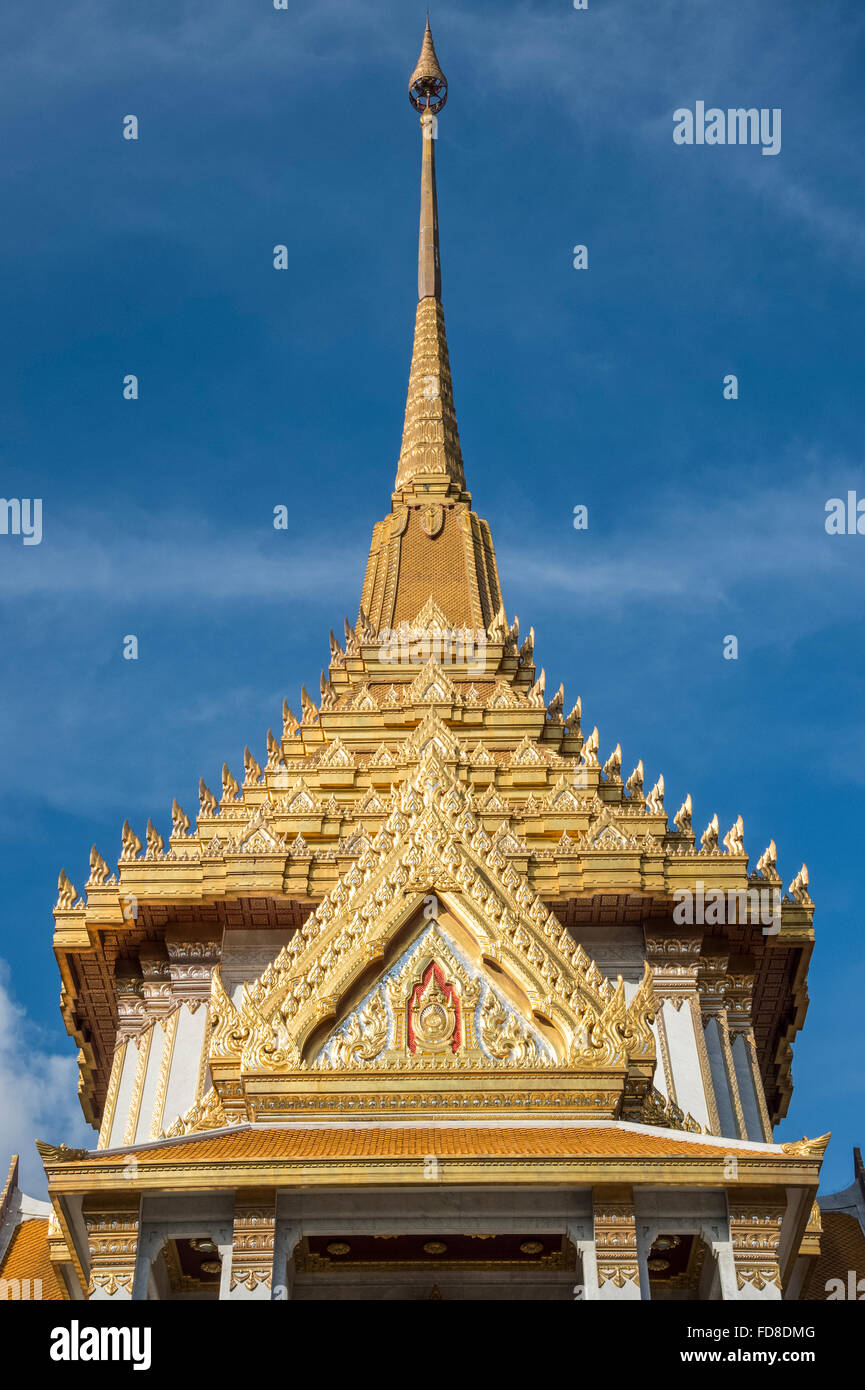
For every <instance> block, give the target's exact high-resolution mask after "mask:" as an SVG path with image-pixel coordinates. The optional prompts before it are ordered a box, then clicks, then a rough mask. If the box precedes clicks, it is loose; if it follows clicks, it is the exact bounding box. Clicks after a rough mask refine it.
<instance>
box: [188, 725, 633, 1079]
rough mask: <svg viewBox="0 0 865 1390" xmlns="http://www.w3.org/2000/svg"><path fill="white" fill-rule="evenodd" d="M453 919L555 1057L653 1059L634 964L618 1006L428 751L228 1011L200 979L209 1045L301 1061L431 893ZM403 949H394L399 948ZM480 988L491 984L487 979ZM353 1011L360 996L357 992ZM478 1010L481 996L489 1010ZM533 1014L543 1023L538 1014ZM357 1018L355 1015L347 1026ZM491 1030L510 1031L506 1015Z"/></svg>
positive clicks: (253, 1062)
mask: <svg viewBox="0 0 865 1390" xmlns="http://www.w3.org/2000/svg"><path fill="white" fill-rule="evenodd" d="M436 900H438V901H440V902H441V904H442V906H443V909H444V910H445V911H446V912H447V913H448V914H450V917H451V918H452V919H453V922H455V923H457V924H458V927H459V931H460V933H461V936H462V939H463V940H464V942H466V943H469V945H468V946H466V948H465V954H466V956H467V958H471V959H472V960H473V961H474V962H475V978H477V977H478V972H479V971H480V974H481V975H482V976H485V978H486V979H487V981H489V978H490V977H489V976H488V975H485V972H484V970H482V969H480V966H479V963H480V962H481V961H485V960H489V961H494V962H495V963H496V968H497V970H499V971H501V973H502V977H503V978H506V979H508V980H509V981H511V982H512V985H513V989H514V991H515V992H516V993H517V994H518V995H519V997H520V998H521V999H522V1000H523V1001H524V1006H523V1009H522V1011H521V1018H522V1020H523V1022H524V1023H525V1024H526V1026H528V1027H531V1028H534V1029H536V1030H538V1031H540V1032H543V1034H544V1036H545V1037H546V1038H547V1041H548V1042H549V1044H550V1046H551V1047H552V1048H553V1050H554V1052H555V1054H556V1056H557V1057H558V1059H559V1064H560V1065H565V1064H568V1063H570V1064H573V1063H574V1061H575V1059H579V1060H580V1061H581V1064H585V1065H588V1066H607V1067H610V1066H612V1067H616V1066H618V1067H627V1066H628V1065H630V1063H631V1062H632V1061H633V1060H634V1059H635V1058H639V1059H642V1060H641V1064H644V1065H645V1064H648V1065H649V1067H650V1070H651V1066H653V1064H654V1041H653V1037H652V1033H651V1028H650V1021H651V1017H652V1014H653V1008H654V998H653V995H652V987H651V975H650V973H649V971H648V967H646V973H645V975H644V979H643V982H642V984H641V985H640V987H639V989H638V991H637V994H636V996H635V997H634V999H632V1001H631V1004H630V1006H628V1005H626V1003H625V995H624V986H623V984H622V982H621V981H619V982H618V984H617V985H613V984H611V982H610V981H609V980H607V979H606V977H605V976H604V975H602V973H601V972H600V971H599V970H598V967H597V966H596V965H595V964H594V962H593V961H591V960H590V959H589V957H588V956H587V955H586V953H585V951H583V949H582V947H580V946H579V945H577V943H576V942H575V941H574V940H573V938H572V937H571V935H570V933H569V932H568V931H567V930H566V929H565V928H564V927H563V926H562V924H561V923H560V922H559V921H558V919H557V918H556V916H555V914H554V913H552V912H550V911H549V909H548V908H547V907H546V905H545V904H544V902H543V901H542V899H541V898H540V897H539V896H538V895H537V894H536V893H535V892H534V890H533V889H532V887H531V885H530V884H529V882H528V880H527V878H526V876H525V874H524V873H522V872H521V871H520V870H519V868H518V867H516V865H515V862H514V860H513V859H510V858H508V857H507V855H506V853H504V852H503V850H502V846H501V844H500V843H496V842H495V840H493V841H491V840H490V836H489V835H488V834H487V832H486V831H485V830H484V828H483V825H482V823H481V822H480V820H479V819H478V817H477V814H476V811H475V809H474V805H473V801H472V798H471V796H470V794H469V793H468V792H467V791H466V790H465V789H464V788H463V787H462V786H461V785H460V783H459V782H458V781H457V779H456V778H455V777H453V776H452V775H451V774H450V773H449V772H448V770H447V767H446V765H445V764H444V762H443V761H442V760H441V759H440V758H439V757H438V756H437V755H436V754H435V753H434V752H432V751H430V752H428V753H427V754H426V755H425V756H424V757H423V759H422V761H421V764H420V766H419V767H418V769H417V770H416V771H415V773H414V775H413V776H411V777H410V778H409V779H408V780H407V781H406V782H404V783H403V784H402V786H401V787H400V788H399V789H398V791H397V793H396V797H395V806H394V810H393V811H392V812H391V814H390V816H389V817H388V819H387V821H386V823H385V825H384V827H383V829H382V831H381V832H380V833H379V834H378V835H377V836H376V838H375V840H374V842H373V843H372V844H371V845H370V847H369V849H367V850H365V851H364V853H363V854H362V856H361V858H360V859H359V860H356V861H355V862H354V863H353V864H352V865H351V867H350V869H349V870H348V871H347V872H346V873H345V874H344V875H343V876H341V877H340V879H339V880H338V881H337V883H336V885H335V886H334V888H333V889H331V891H330V892H329V893H328V894H327V895H326V897H325V898H324V899H323V901H322V902H321V903H320V904H319V905H318V907H317V908H316V909H315V911H314V912H312V913H311V914H310V916H309V917H308V918H307V920H306V922H305V923H304V925H303V927H302V928H301V929H300V931H299V932H298V933H296V935H295V936H294V937H293V938H292V940H291V941H290V942H289V943H288V945H286V946H285V947H283V949H282V950H281V951H280V953H279V955H278V956H277V957H276V959H275V961H274V962H273V964H272V965H271V966H269V967H268V968H267V970H265V972H264V974H263V975H262V976H260V977H259V979H258V980H256V981H254V982H252V983H251V984H248V985H246V986H244V989H243V992H242V1002H241V1007H240V1009H239V1010H236V1009H235V1008H234V1006H233V1005H232V1004H231V1001H230V1000H228V999H227V996H226V995H225V991H224V990H223V989H222V987H221V982H220V980H219V976H218V974H217V975H215V976H214V996H213V1010H214V1018H215V1020H216V1022H215V1028H214V1038H213V1049H212V1050H213V1052H214V1054H215V1055H216V1056H217V1057H219V1056H222V1057H225V1058H229V1057H236V1058H237V1062H238V1064H239V1065H240V1067H241V1069H242V1070H243V1071H259V1070H262V1069H263V1070H265V1071H267V1070H291V1069H292V1068H297V1067H302V1068H308V1067H309V1066H310V1065H311V1064H312V1063H313V1061H314V1059H315V1057H316V1056H318V1055H319V1053H320V1050H321V1046H322V1042H323V1038H322V1036H321V1029H322V1027H323V1025H324V1024H325V1022H326V1020H327V1019H328V1018H332V1019H333V1025H332V1027H331V1032H333V1033H334V1035H335V1034H336V1032H338V1027H337V1023H338V1020H339V1019H340V1017H341V1015H343V1011H344V1010H345V1008H346V1005H347V1004H348V1005H349V1007H352V1008H353V1007H355V1005H356V1003H357V1001H356V1000H355V1001H353V1002H352V993H353V991H354V989H355V988H356V987H357V986H358V985H359V983H360V981H361V980H362V979H363V978H364V977H365V975H366V972H368V971H369V969H370V967H371V965H374V964H375V962H377V961H381V962H382V965H384V962H385V961H386V960H388V959H390V957H391V955H392V943H393V942H395V941H397V940H402V939H403V938H404V936H405V933H406V932H409V934H410V936H411V938H412V939H415V937H416V935H417V930H418V926H419V924H420V923H421V922H423V921H425V920H426V917H425V913H427V912H428V909H429V905H430V903H431V902H435V901H436ZM403 949H404V948H403ZM491 987H492V986H491ZM366 1007H368V1008H369V1007H373V1008H374V1011H375V1012H376V1013H377V1012H378V1006H377V1005H376V1006H371V1004H370V1000H369V999H367V1000H366ZM490 1008H491V1010H492V1006H490ZM541 1021H543V1025H542V1023H541ZM359 1025H360V1019H359V1018H358V1026H359ZM502 1026H503V1027H510V1024H509V1023H508V1021H507V1019H505V1021H504V1022H503V1024H502Z"/></svg>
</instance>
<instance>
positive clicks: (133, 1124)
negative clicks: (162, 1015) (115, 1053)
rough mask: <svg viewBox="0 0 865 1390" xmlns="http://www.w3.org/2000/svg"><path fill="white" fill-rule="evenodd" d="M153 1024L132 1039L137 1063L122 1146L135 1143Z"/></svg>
mask: <svg viewBox="0 0 865 1390" xmlns="http://www.w3.org/2000/svg"><path fill="white" fill-rule="evenodd" d="M155 1027H156V1025H155V1024H151V1025H150V1027H149V1028H148V1029H147V1031H146V1032H144V1033H139V1035H138V1037H137V1038H134V1039H133V1042H134V1043H135V1046H136V1047H137V1048H138V1061H137V1062H136V1064H135V1077H134V1080H133V1082H132V1095H131V1096H130V1098H129V1114H128V1116H127V1119H126V1129H125V1130H124V1131H123V1142H124V1144H134V1143H135V1131H136V1130H137V1129H138V1116H139V1112H140V1110H141V1099H142V1096H143V1095H144V1082H145V1078H146V1076H147V1059H148V1057H149V1056H150V1044H151V1043H152V1041H153V1029H154V1028H155Z"/></svg>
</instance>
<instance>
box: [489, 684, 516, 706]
mask: <svg viewBox="0 0 865 1390" xmlns="http://www.w3.org/2000/svg"><path fill="white" fill-rule="evenodd" d="M519 708H520V702H519V700H518V698H517V696H516V695H515V694H514V692H513V690H512V689H511V687H510V686H509V685H508V684H507V683H506V682H505V681H499V682H498V684H497V686H496V688H495V690H494V691H493V693H492V695H491V696H490V698H489V700H488V702H487V709H519Z"/></svg>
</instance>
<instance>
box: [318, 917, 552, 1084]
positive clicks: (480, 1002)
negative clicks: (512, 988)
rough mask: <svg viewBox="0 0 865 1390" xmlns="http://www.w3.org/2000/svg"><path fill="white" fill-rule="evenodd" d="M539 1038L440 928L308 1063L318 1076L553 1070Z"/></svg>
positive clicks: (426, 935) (430, 931)
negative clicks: (398, 1070) (402, 1070)
mask: <svg viewBox="0 0 865 1390" xmlns="http://www.w3.org/2000/svg"><path fill="white" fill-rule="evenodd" d="M555 1060H556V1058H555V1054H554V1053H553V1050H552V1048H551V1047H550V1045H549V1043H548V1042H546V1040H545V1039H544V1038H543V1036H542V1034H541V1033H540V1032H539V1031H538V1030H537V1029H536V1028H534V1027H532V1025H531V1024H530V1023H528V1022H527V1020H526V1019H524V1018H522V1017H521V1016H520V1015H519V1014H518V1013H517V1012H516V1011H515V1010H514V1009H513V1008H512V1007H511V1006H510V1005H509V1004H508V1003H507V1002H506V1000H505V999H504V997H503V996H502V995H501V993H500V992H499V991H498V990H496V989H495V987H494V986H493V985H492V984H491V982H490V981H489V980H487V979H485V978H484V977H482V976H478V975H477V974H476V973H475V972H474V971H473V970H472V968H471V966H470V965H469V963H468V961H467V960H466V959H465V958H464V956H463V955H462V953H461V952H460V951H459V949H458V948H457V946H456V945H455V943H454V942H453V941H452V940H451V939H450V937H449V936H448V935H447V933H446V932H445V931H444V929H443V928H442V927H441V925H440V924H438V923H435V924H434V925H431V926H430V927H428V928H427V929H425V930H423V931H422V933H421V935H420V937H419V938H418V940H417V941H416V942H415V943H414V944H413V945H412V946H410V947H409V948H408V949H407V950H406V951H405V952H404V953H403V955H402V956H401V957H400V959H399V960H398V961H397V962H396V964H395V965H394V966H393V968H392V969H391V970H390V971H389V972H388V974H387V975H386V976H385V978H384V979H383V980H380V981H379V982H377V983H376V985H375V986H374V988H373V989H372V990H371V991H370V993H369V994H368V995H367V996H366V997H365V998H364V1000H363V1001H362V1002H361V1004H359V1005H358V1007H357V1008H356V1009H355V1010H354V1011H353V1012H352V1013H351V1014H350V1016H349V1017H348V1019H347V1020H346V1021H345V1022H344V1023H343V1024H341V1025H340V1026H339V1027H338V1028H337V1029H336V1030H335V1032H334V1033H333V1035H332V1036H331V1037H330V1038H329V1039H328V1040H327V1042H326V1043H325V1045H324V1046H323V1048H322V1050H321V1052H320V1053H319V1055H318V1056H317V1058H316V1059H315V1061H314V1062H313V1064H312V1065H313V1067H314V1068H316V1069H319V1070H325V1071H327V1070H331V1071H333V1070H343V1069H353V1068H358V1067H360V1068H375V1069H378V1068H382V1067H385V1068H388V1067H410V1068H411V1069H412V1070H416V1069H418V1068H422V1069H423V1068H441V1067H447V1068H449V1069H450V1068H454V1067H456V1068H458V1069H459V1068H464V1067H467V1066H484V1067H488V1066H506V1065H511V1066H521V1065H532V1066H534V1067H537V1066H552V1065H554V1063H555Z"/></svg>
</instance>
